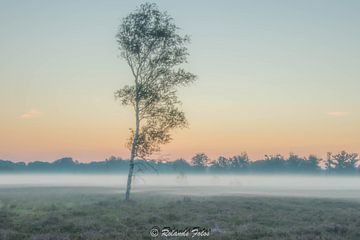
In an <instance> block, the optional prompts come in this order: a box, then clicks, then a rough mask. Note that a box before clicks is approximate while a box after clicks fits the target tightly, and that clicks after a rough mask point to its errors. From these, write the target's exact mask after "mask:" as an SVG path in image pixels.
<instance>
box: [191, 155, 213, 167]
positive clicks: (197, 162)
mask: <svg viewBox="0 0 360 240" xmlns="http://www.w3.org/2000/svg"><path fill="white" fill-rule="evenodd" d="M208 162H209V157H208V156H207V155H206V154H205V153H197V154H196V155H195V156H194V157H192V159H191V163H192V165H193V166H194V167H195V168H198V169H203V168H205V167H206V165H207V164H208Z"/></svg>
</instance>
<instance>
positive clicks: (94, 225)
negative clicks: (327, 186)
mask: <svg viewBox="0 0 360 240" xmlns="http://www.w3.org/2000/svg"><path fill="white" fill-rule="evenodd" d="M122 197H123V196H122V195H120V192H119V190H118V189H115V188H103V187H26V188H25V187H15V188H14V187H12V188H7V187H2V188H0V239H1V240H15V239H16V240H17V239H31V240H47V239H48V240H50V239H51V240H53V239H54V240H60V239H71V240H72V239H78V240H81V239H84V240H95V239H99V240H107V239H154V238H153V237H151V236H150V234H149V230H150V229H151V228H152V227H153V226H159V227H160V228H162V227H166V226H168V227H174V228H178V229H182V228H186V227H195V226H199V227H204V228H209V229H211V233H210V237H202V238H203V239H360V203H359V202H356V201H355V200H352V201H350V200H344V199H343V200H339V199H338V200H337V199H323V198H301V197H297V198H294V197H260V196H250V195H249V196H206V197H201V196H184V195H181V194H177V195H169V194H162V193H161V192H160V193H159V192H158V193H151V191H150V192H147V193H146V192H138V193H136V192H135V193H134V194H133V199H134V200H133V201H132V202H129V203H126V202H124V201H122ZM169 239H184V237H179V238H175V237H172V238H169Z"/></svg>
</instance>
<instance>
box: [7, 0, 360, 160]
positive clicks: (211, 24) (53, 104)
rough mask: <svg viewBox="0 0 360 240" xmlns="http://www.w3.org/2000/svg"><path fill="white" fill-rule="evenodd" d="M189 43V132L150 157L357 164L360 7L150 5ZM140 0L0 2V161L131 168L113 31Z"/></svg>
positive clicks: (322, 1) (122, 65) (128, 115)
mask: <svg viewBox="0 0 360 240" xmlns="http://www.w3.org/2000/svg"><path fill="white" fill-rule="evenodd" d="M154 2H155V3H157V4H158V6H159V8H160V9H161V10H164V11H167V12H168V13H169V14H170V15H171V16H172V17H173V18H174V20H175V23H176V24H177V25H178V26H179V27H180V28H181V30H180V32H181V33H183V34H188V35H190V36H191V44H190V45H189V53H190V56H189V59H188V60H189V62H188V64H186V66H185V68H186V69H187V70H189V71H191V72H193V73H195V74H196V75H197V76H198V80H197V82H196V83H195V84H194V85H192V86H190V87H187V88H182V89H180V90H179V97H180V99H181V100H182V102H183V104H182V109H183V110H184V111H185V113H186V115H187V118H188V121H189V123H190V125H189V128H187V129H183V130H176V131H174V133H173V139H174V140H173V141H172V142H171V143H170V144H168V145H166V146H164V147H162V151H161V152H160V153H158V154H156V155H155V156H154V157H155V158H157V159H161V160H172V159H176V158H180V157H182V158H185V159H190V158H191V156H193V155H194V154H195V153H198V152H205V153H206V154H208V155H209V156H210V157H211V158H216V157H217V156H219V155H223V156H232V155H236V154H238V153H241V152H244V151H246V152H247V153H248V154H249V156H250V157H251V158H252V159H261V158H262V157H264V155H265V154H284V155H287V154H289V153H291V152H292V153H296V154H299V155H301V156H305V155H309V154H315V155H317V156H319V157H325V156H326V152H328V151H330V152H337V151H341V150H347V151H351V152H360V138H359V135H360V124H359V122H360V100H359V89H360V79H359V78H360V67H359V63H360V45H359V42H360V29H359V25H360V15H359V14H358V13H359V12H360V2H359V1H351V0H348V1H332V0H316V1H313V0H304V1H285V0H281V1H280V0H275V1H266V0H259V1H250V0H249V1H229V0H228V1H225V0H224V1H205V0H202V1H200V0H199V1H190V0H184V1H168V0H162V1H154ZM140 3H142V1H134V0H123V1H118V0H117V1H111V0H108V1H85V0H83V1H80V0H76V1H73V0H64V1H46V0H32V1H25V0H23V1H20V0H16V1H10V0H8V1H4V0H0V86H1V87H0V136H1V137H0V159H9V160H13V161H25V162H29V161H35V160H39V161H53V160H55V159H58V158H61V157H64V156H71V157H73V158H74V159H77V160H79V161H84V162H88V161H100V160H104V159H105V158H107V157H109V156H111V155H115V156H121V157H123V158H127V157H128V156H129V150H128V149H126V147H125V142H126V140H127V139H128V137H129V128H131V127H132V126H133V124H134V118H133V113H132V111H131V109H130V108H126V107H123V106H121V105H120V103H119V102H116V101H115V99H114V91H115V90H117V89H120V88H121V87H122V86H124V85H125V84H131V82H132V80H133V79H132V78H131V73H130V71H129V68H128V66H127V65H126V62H125V61H124V60H123V59H121V58H120V57H119V51H118V48H117V44H116V41H115V35H116V32H117V29H118V26H119V24H120V22H121V19H122V18H123V17H125V16H126V15H127V14H129V13H130V12H131V11H133V10H134V9H136V7H137V6H138V5H139V4H140Z"/></svg>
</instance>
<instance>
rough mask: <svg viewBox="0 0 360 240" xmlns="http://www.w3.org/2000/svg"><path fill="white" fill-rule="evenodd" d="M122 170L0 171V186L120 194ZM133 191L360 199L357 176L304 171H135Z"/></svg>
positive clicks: (123, 176) (123, 175)
mask: <svg viewBox="0 0 360 240" xmlns="http://www.w3.org/2000/svg"><path fill="white" fill-rule="evenodd" d="M126 179H127V175H125V174H117V175H112V174H106V175H105V174H78V175H76V174H1V175H0V190H4V189H5V190H6V189H14V190H16V189H19V190H20V191H21V190H22V189H25V188H24V187H26V188H29V187H51V188H53V189H56V188H57V187H58V188H62V187H87V188H89V189H91V188H92V187H97V188H99V189H102V191H104V193H111V194H114V193H117V194H119V195H121V196H122V194H123V191H124V190H125V189H124V188H125V183H126ZM133 191H134V192H146V193H152V194H166V195H170V196H171V195H174V194H175V195H182V196H183V195H185V196H186V195H195V196H230V195H232V196H243V195H254V196H292V197H315V198H318V197H320V198H346V199H354V200H356V201H358V200H359V199H360V178H359V177H350V176H341V177H334V176H333V177H330V176H304V175H296V176H294V175H288V176H286V175H281V176H275V175H242V176H239V175H231V174H230V175H229V174H228V175H192V174H188V175H179V174H162V175H154V174H153V175H146V174H142V175H137V176H136V177H135V179H134V186H133Z"/></svg>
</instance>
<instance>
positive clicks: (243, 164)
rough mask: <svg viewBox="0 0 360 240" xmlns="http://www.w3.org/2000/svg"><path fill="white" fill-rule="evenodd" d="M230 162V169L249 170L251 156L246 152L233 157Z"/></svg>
mask: <svg viewBox="0 0 360 240" xmlns="http://www.w3.org/2000/svg"><path fill="white" fill-rule="evenodd" d="M229 161H230V167H231V168H232V169H234V170H237V171H239V170H244V169H247V168H248V166H249V164H250V160H249V156H248V155H247V153H246V152H243V153H241V154H240V155H237V156H233V157H231V158H230V159H229Z"/></svg>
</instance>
